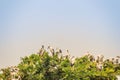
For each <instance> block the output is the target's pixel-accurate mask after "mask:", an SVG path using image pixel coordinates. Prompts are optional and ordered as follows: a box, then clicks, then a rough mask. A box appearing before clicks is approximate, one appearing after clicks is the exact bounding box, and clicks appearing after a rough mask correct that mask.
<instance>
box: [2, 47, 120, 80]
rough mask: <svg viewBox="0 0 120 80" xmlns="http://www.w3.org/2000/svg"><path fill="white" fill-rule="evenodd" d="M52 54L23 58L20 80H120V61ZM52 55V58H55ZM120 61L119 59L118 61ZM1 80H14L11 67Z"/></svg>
mask: <svg viewBox="0 0 120 80" xmlns="http://www.w3.org/2000/svg"><path fill="white" fill-rule="evenodd" d="M49 50H50V52H49V51H48V50H47V49H46V50H45V49H44V47H42V48H41V49H40V52H39V53H38V54H32V55H30V56H26V57H24V58H21V62H20V63H19V64H18V66H16V69H18V71H17V74H16V75H14V77H15V78H18V77H19V80H117V77H116V76H117V75H120V63H119V62H118V59H115V58H113V59H111V60H110V59H104V56H98V57H97V59H95V58H94V56H93V55H90V54H86V55H84V56H82V57H78V58H74V57H71V56H70V55H69V53H68V51H67V53H68V54H67V55H65V56H63V53H62V51H61V50H60V49H58V50H54V49H52V48H50V47H49ZM51 54H52V55H51ZM118 58H119V57H118ZM0 80H12V76H11V69H10V67H8V68H4V69H1V72H0Z"/></svg>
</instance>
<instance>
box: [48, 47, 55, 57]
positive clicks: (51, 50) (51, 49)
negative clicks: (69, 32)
mask: <svg viewBox="0 0 120 80" xmlns="http://www.w3.org/2000/svg"><path fill="white" fill-rule="evenodd" d="M48 49H49V50H50V52H51V53H52V56H54V55H55V50H54V49H53V48H52V47H51V46H48Z"/></svg>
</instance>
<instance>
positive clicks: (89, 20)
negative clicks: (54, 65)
mask: <svg viewBox="0 0 120 80" xmlns="http://www.w3.org/2000/svg"><path fill="white" fill-rule="evenodd" d="M119 41H120V0H0V67H6V66H11V65H16V64H17V63H18V62H19V61H20V57H23V56H25V55H30V54H31V53H36V52H38V50H39V49H40V48H41V45H42V44H43V45H45V46H46V47H47V46H48V45H51V46H53V47H54V48H57V47H58V48H62V49H63V50H66V49H68V50H69V51H70V52H71V54H72V55H74V56H81V55H83V54H84V53H85V52H88V51H89V52H90V53H92V54H94V55H98V54H103V55H105V56H106V57H113V56H116V55H120V42H119Z"/></svg>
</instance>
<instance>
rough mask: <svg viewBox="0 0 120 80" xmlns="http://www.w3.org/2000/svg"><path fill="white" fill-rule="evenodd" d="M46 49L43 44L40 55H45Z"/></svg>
mask: <svg viewBox="0 0 120 80" xmlns="http://www.w3.org/2000/svg"><path fill="white" fill-rule="evenodd" d="M44 51H45V49H44V45H42V47H41V49H40V50H39V52H38V54H39V55H43V53H44Z"/></svg>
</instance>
